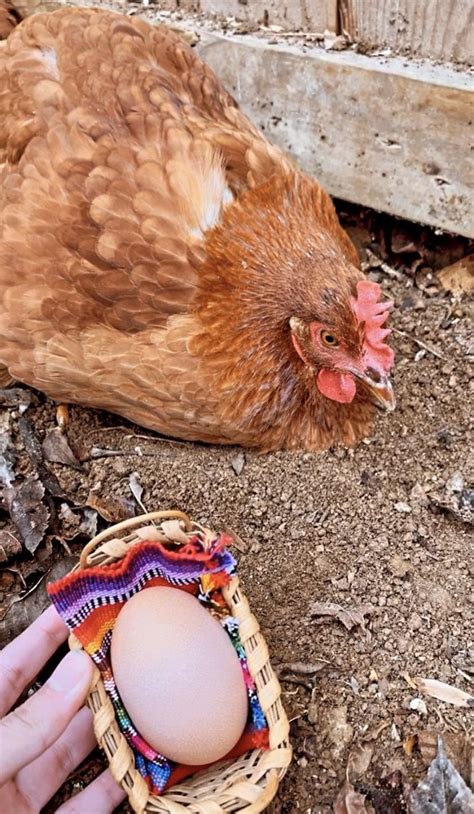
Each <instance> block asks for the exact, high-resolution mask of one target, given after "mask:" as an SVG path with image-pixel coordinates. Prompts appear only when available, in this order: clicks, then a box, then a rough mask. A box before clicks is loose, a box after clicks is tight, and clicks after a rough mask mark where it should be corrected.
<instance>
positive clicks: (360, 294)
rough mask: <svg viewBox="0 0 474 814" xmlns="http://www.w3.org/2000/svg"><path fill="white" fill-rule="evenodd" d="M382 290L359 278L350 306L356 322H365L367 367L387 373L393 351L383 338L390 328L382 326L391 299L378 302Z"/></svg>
mask: <svg viewBox="0 0 474 814" xmlns="http://www.w3.org/2000/svg"><path fill="white" fill-rule="evenodd" d="M381 293H382V291H381V288H380V286H379V284H378V283H371V282H369V280H360V282H358V283H357V297H352V308H353V311H354V313H355V315H356V317H357V320H358V322H360V323H362V322H364V323H365V336H364V346H363V347H364V361H365V363H366V366H367V367H372V368H374V370H378V371H379V372H380V369H381V368H382V370H383V372H384V373H388V371H389V370H390V368H391V367H392V365H393V360H394V356H395V354H394V352H393V350H392V348H390V347H389V346H388V345H386V344H385V342H384V340H385V339H386V338H387V336H388V335H389V334H390V333H391V331H390V328H383V327H382V325H384V323H385V321H386V319H387V317H388V312H389V311H390V309H391V308H392V306H393V302H392V301H391V300H386V301H385V302H378V299H379V297H380V295H381Z"/></svg>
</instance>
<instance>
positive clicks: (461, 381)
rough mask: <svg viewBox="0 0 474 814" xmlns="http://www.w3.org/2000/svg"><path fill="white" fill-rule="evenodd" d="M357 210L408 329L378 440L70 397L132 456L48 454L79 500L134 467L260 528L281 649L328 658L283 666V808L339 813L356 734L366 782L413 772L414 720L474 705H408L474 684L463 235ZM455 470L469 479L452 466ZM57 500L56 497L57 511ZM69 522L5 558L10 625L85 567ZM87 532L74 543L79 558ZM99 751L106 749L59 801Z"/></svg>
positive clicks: (77, 427)
mask: <svg viewBox="0 0 474 814" xmlns="http://www.w3.org/2000/svg"><path fill="white" fill-rule="evenodd" d="M341 208H342V210H343V220H344V222H345V224H346V225H347V226H348V227H349V230H350V231H351V234H352V236H353V238H354V239H355V241H356V243H357V244H358V245H359V247H360V248H361V251H362V253H363V256H364V257H365V254H364V251H365V248H367V247H368V246H370V248H371V250H372V251H374V252H375V253H376V254H377V255H378V256H380V257H382V258H383V259H385V260H387V261H388V262H389V263H390V264H391V265H395V266H396V267H397V272H396V274H395V275H393V274H391V273H390V270H389V273H388V274H387V273H386V271H382V270H380V269H375V270H373V271H372V272H371V276H372V278H373V279H376V280H378V281H380V282H381V283H382V285H383V288H384V290H385V292H386V294H387V295H389V296H392V297H393V298H394V299H395V302H396V310H395V312H394V314H393V317H392V326H393V327H394V328H395V329H396V330H397V331H399V332H402V333H394V335H393V338H392V341H393V345H394V347H395V349H396V352H397V358H396V369H395V386H396V392H397V397H398V408H397V410H396V412H395V413H394V414H393V415H390V416H387V417H382V416H380V417H379V418H378V419H377V421H376V425H375V428H374V433H373V435H372V437H371V438H369V439H367V440H366V441H365V442H364V443H362V444H360V445H359V446H358V447H357V448H356V449H354V450H344V449H333V450H330V451H328V452H326V453H323V454H320V455H314V454H308V453H298V454H296V453H286V452H279V453H275V454H269V455H265V456H261V455H258V454H255V453H253V452H245V454H244V453H242V451H241V450H239V449H238V448H218V447H206V446H203V445H198V444H184V443H179V442H173V441H169V440H167V439H161V438H159V437H158V436H153V434H152V433H150V432H148V431H144V430H141V429H140V428H137V427H135V426H134V425H132V424H127V423H126V422H124V421H123V420H122V419H119V418H116V417H114V416H111V415H108V414H105V413H101V412H94V411H90V410H85V409H83V408H81V407H78V406H72V407H71V409H70V423H69V426H68V428H67V436H68V439H69V442H70V444H71V446H72V447H73V449H74V450H76V451H77V452H78V453H80V454H82V455H83V456H84V457H86V456H87V453H90V450H91V449H92V447H100V448H107V449H109V450H116V451H121V453H125V454H120V455H117V456H114V457H104V458H98V459H96V460H88V461H86V462H85V463H84V465H83V471H76V470H73V469H71V468H69V467H65V466H61V465H56V464H50V465H49V466H50V468H51V469H52V470H53V472H54V473H55V474H56V476H57V478H58V480H59V483H60V484H61V487H62V488H63V490H64V492H65V494H66V496H67V501H69V505H71V506H83V505H84V503H85V502H86V501H87V499H88V496H89V494H90V493H91V492H92V493H94V494H95V495H99V496H102V497H104V498H108V497H110V496H117V495H123V496H127V497H130V489H129V476H130V474H131V473H133V472H136V473H137V475H138V479H139V482H140V483H141V485H142V486H143V487H144V493H143V500H144V502H145V504H146V507H147V508H148V509H150V510H152V509H158V508H160V509H164V508H170V507H179V508H181V509H183V510H185V511H186V512H188V513H189V514H190V515H191V516H192V517H193V518H194V519H196V520H199V521H200V522H202V523H204V524H206V525H210V526H212V527H214V528H215V529H221V528H223V527H224V526H225V527H227V528H229V529H231V530H232V531H233V532H235V533H236V534H237V535H239V537H240V538H242V540H243V541H245V546H243V548H245V549H246V550H245V551H236V554H237V556H238V559H239V573H240V576H241V579H242V582H243V586H244V589H245V592H246V594H247V596H248V597H249V600H250V602H251V604H252V607H253V609H254V612H255V613H256V615H257V617H258V619H259V620H260V624H261V626H262V629H263V632H264V635H265V637H266V639H267V641H268V643H269V646H270V650H271V653H272V661H273V664H274V666H275V667H276V668H281V666H282V665H285V664H294V663H298V662H299V663H303V664H314V665H315V666H316V667H318V670H317V671H316V672H313V673H312V674H309V675H302V674H301V672H300V671H299V670H298V669H296V671H294V670H293V671H292V670H291V669H289V670H287V671H284V672H283V673H282V687H283V697H284V703H285V707H286V709H287V712H288V715H289V717H290V719H291V737H292V743H293V747H294V753H295V754H294V761H293V763H292V765H291V768H290V770H289V771H288V774H287V776H286V777H285V779H284V781H283V783H282V785H281V788H280V791H279V794H278V798H277V800H276V802H274V804H273V805H272V807H271V809H270V810H271V812H272V814H293V812H299V811H301V812H304V814H329V812H331V811H332V810H333V809H332V804H333V801H334V799H335V797H336V795H337V792H338V790H339V788H340V787H341V785H342V784H343V782H344V779H345V772H346V766H347V761H348V756H349V754H350V753H351V752H352V753H353V750H354V749H355V748H356V746H357V744H362V743H367V742H369V743H371V744H372V745H373V747H374V754H373V757H372V761H371V763H370V766H369V768H368V770H367V771H366V772H365V774H364V777H363V784H364V785H365V786H366V787H368V786H371V785H372V786H377V785H380V781H381V778H383V777H385V776H387V775H389V774H390V773H391V772H393V771H395V770H397V769H399V770H401V771H402V772H403V774H405V775H406V776H407V777H408V778H409V780H410V782H415V781H416V780H417V779H418V778H419V777H420V776H421V775H422V774H424V771H425V767H424V765H423V763H422V760H421V755H420V752H419V751H417V750H416V748H415V749H414V751H413V752H412V754H407V751H410V750H409V749H408V745H407V741H408V739H409V737H410V736H411V735H416V734H417V733H419V732H420V731H422V730H427V729H430V730H435V731H437V732H440V733H444V734H447V733H458V734H460V735H463V736H464V735H465V734H466V733H469V732H471V733H472V713H470V712H469V711H468V710H465V709H457V708H455V707H453V706H448V705H446V704H443V703H442V702H440V701H437V700H435V699H431V698H428V697H424V698H423V700H424V702H425V704H426V712H425V711H424V710H423V707H422V708H421V710H420V708H418V710H416V709H412V708H410V702H411V701H412V700H413V699H414V698H416V697H418V694H417V691H416V690H414V689H412V688H411V687H410V686H409V684H408V683H407V681H406V679H405V678H404V673H408V674H409V675H410V676H424V677H430V678H437V679H440V680H442V681H445V682H448V683H449V684H453V685H456V686H458V687H460V688H462V689H464V690H467V691H469V690H470V691H472V674H473V671H474V641H473V621H474V606H473V592H472V585H473V579H472V578H473V576H474V567H473V563H472V547H471V546H472V526H470V524H469V522H468V521H469V502H470V501H471V504H472V498H473V492H472V487H473V484H474V467H473V459H472V452H471V453H470V450H469V445H470V442H472V412H473V411H472V393H473V383H474V382H473V380H472V378H471V379H470V369H469V362H471V361H472V358H473V355H474V344H473V339H472V334H471V333H470V332H471V319H472V315H473V311H472V305H470V304H469V303H468V302H466V299H464V300H459V299H458V300H456V299H454V298H452V297H450V296H449V295H448V294H446V293H445V292H442V291H440V290H439V288H438V287H437V286H436V284H435V280H434V277H433V272H434V270H435V269H437V268H439V267H443V266H445V265H448V264H449V263H450V262H452V261H454V260H456V259H458V258H459V257H460V256H462V255H463V254H465V253H466V251H467V244H466V241H463V240H459V239H456V238H449V237H439V236H436V235H434V233H433V232H430V231H429V230H426V229H422V228H421V227H420V228H418V227H412V226H410V225H403V224H398V223H397V222H396V221H394V220H390V219H388V218H383V217H381V216H376V215H374V214H373V213H372V214H371V213H364V212H359V210H357V208H355V207H348V206H344V205H342V206H341ZM415 339H416V340H418V344H417V342H416V341H415ZM424 346H426V347H424ZM433 351H434V353H433ZM38 399H39V401H38V404H36V405H33V406H32V407H30V408H29V410H28V415H29V416H30V417H31V418H32V419H33V421H34V426H35V429H36V431H37V433H38V435H39V437H40V438H41V437H42V436H43V435H44V433H45V432H46V431H47V430H48V429H50V428H51V427H52V426H54V421H55V405H54V404H52V403H51V402H49V401H47V400H46V399H44V398H43V397H42V396H41V395H38ZM11 414H12V421H13V424H14V429H13V430H12V432H13V437H14V439H15V441H16V446H17V454H18V456H19V458H18V463H17V468H16V471H17V472H19V473H22V472H23V473H25V472H28V471H29V469H30V468H31V465H30V463H29V461H28V458H27V456H26V453H25V451H24V448H23V446H22V442H21V440H20V436H19V433H18V431H17V429H16V425H15V422H16V420H17V415H16V414H15V411H11ZM240 470H241V471H240ZM236 471H239V472H240V474H236ZM456 473H459V474H460V476H461V478H459V477H457V478H455V479H454V480H453V476H454V475H455V474H456ZM61 502H64V501H61V500H55V501H54V504H55V506H56V510H58V509H59V506H60V504H61ZM461 504H462V505H461ZM1 517H2V518H3V520H2V523H0V525H3V526H4V527H5V528H11V525H10V524H9V520H8V516H7V515H6V514H3V515H2V516H1ZM65 537H67V530H66V527H65V522H64V521H63V522H61V520H60V519H56V521H55V534H52V535H50V536H49V537H48V538H47V539H46V540H45V542H43V543H42V544H41V545H40V547H39V548H38V549H37V551H36V554H35V557H34V558H32V557H30V556H29V555H28V554H27V553H26V552H25V553H24V554H23V555H20V556H19V557H17V558H16V559H13V560H11V561H10V562H9V563H8V566H10V567H11V569H7V568H5V569H4V570H3V571H2V572H1V573H0V624H2V625H3V630H2V631H1V632H2V635H3V638H4V639H8V638H9V637H10V636H11V635H13V634H16V633H18V632H19V630H20V629H21V628H22V627H24V625H25V624H26V623H27V622H28V621H31V619H32V618H34V617H35V616H36V615H37V613H39V612H40V610H41V609H42V607H44V604H45V599H44V596H45V595H44V578H46V579H50V578H51V575H52V574H53V575H59V573H61V571H65V570H68V569H69V568H70V565H71V562H72V560H71V559H70V557H69V555H67V554H66V553H65V551H64V548H63V547H62V546H61V544H60V543H59V542H58V540H59V539H61V538H62V539H63V540H64V538H65ZM82 543H83V540H81V539H79V538H77V539H76V540H74V539H73V540H72V541H70V542H69V543H66V545H69V547H70V549H71V552H72V554H73V555H77V552H78V551H79V550H80V547H81V545H82ZM241 548H242V546H241ZM66 557H67V559H66ZM52 568H53V569H54V570H53V572H51V569H52ZM41 577H43V582H42V583H41V584H40V585H39V587H38V588H36V590H32V592H31V593H30V595H29V596H28V597H27V598H26V599H25V600H24V602H19V603H17V604H15V605H13V606H12V605H11V600H12V599H13V598H18V597H19V596H20V595H22V592H23V593H24V583H23V582H22V580H23V579H24V580H25V581H26V585H27V587H28V589H33V587H34V585H35V584H36V582H37V581H38V578H41ZM314 602H320V603H327V602H333V603H338V604H339V605H342V606H343V607H344V608H354V607H357V606H360V605H364V604H370V605H372V606H373V609H372V611H371V612H370V614H369V616H368V617H366V619H368V621H367V629H366V631H364V630H361V629H360V628H358V627H355V628H354V629H353V630H352V631H349V630H347V629H346V628H345V627H344V626H343V625H342V624H341V623H340V622H338V621H336V620H331V619H330V620H328V621H327V622H326V623H325V624H318V621H320V620H318V619H315V618H312V617H311V613H310V609H311V605H312V603H314ZM24 608H25V610H24ZM404 744H405V747H406V748H405V749H404V748H403V747H404ZM103 765H104V764H103V759H102V758H101V756H100V755H98V754H97V755H94V756H93V758H92V759H90V760H88V761H87V762H86V763H85V765H84V766H83V767H81V768H80V769H79V770H78V772H76V773H75V775H74V776H73V777H72V778H71V780H70V781H69V782H68V783H67V784H66V786H65V787H64V788H63V789H62V791H61V792H60V793H59V795H57V797H56V798H55V800H54V801H53V802H52V803H51V805H50V806H48V807H47V811H48V812H53V811H54V810H55V808H56V806H57V803H58V801H59V800H63V799H65V798H67V797H68V796H70V795H71V794H72V793H74V792H75V791H77V790H78V789H79V788H81V787H83V785H84V784H85V783H87V782H89V781H90V779H91V778H92V777H93V776H94V775H95V774H96V773H98V772H99V770H100V769H101V768H102V767H103ZM119 810H120V811H121V812H126V811H129V810H130V809H128V807H127V806H126V805H125V804H124V805H123V806H122V807H120V809H119ZM380 810H382V809H380ZM394 810H395V809H394ZM399 810H400V811H402V809H401V808H400V809H399Z"/></svg>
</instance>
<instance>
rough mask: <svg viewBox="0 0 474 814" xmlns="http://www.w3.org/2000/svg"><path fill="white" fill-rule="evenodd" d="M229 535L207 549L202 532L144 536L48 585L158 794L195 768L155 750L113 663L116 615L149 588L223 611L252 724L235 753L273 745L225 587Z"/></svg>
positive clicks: (230, 565) (230, 561) (231, 565)
mask: <svg viewBox="0 0 474 814" xmlns="http://www.w3.org/2000/svg"><path fill="white" fill-rule="evenodd" d="M227 539H228V538H227V537H226V535H224V534H221V535H218V536H217V537H216V538H215V540H214V541H213V543H212V545H211V546H210V548H209V550H208V551H205V550H204V548H203V546H202V544H201V542H200V540H199V538H198V537H196V538H194V539H193V540H191V542H190V543H188V544H187V545H185V546H179V547H176V546H169V547H167V546H165V545H163V544H161V543H158V542H146V541H145V542H142V543H138V544H137V545H135V546H133V547H132V548H131V549H130V551H129V552H128V553H127V554H126V556H125V557H124V558H123V559H122V560H120V561H118V562H116V563H112V564H110V565H104V566H96V567H93V568H86V569H83V570H81V571H76V572H74V573H72V574H68V575H67V576H66V577H63V578H62V579H60V580H58V581H57V582H53V583H51V584H50V585H49V586H48V593H49V596H50V598H51V601H52V603H53V604H54V606H55V607H56V610H57V611H58V613H59V615H60V616H61V617H62V619H63V620H64V621H65V623H66V624H67V626H68V627H69V630H70V631H71V632H73V633H74V635H75V636H76V638H77V639H78V640H79V641H80V643H81V644H82V646H83V648H84V650H86V652H87V653H89V655H90V656H91V658H92V659H93V661H94V662H95V664H96V665H97V667H98V669H99V671H100V673H101V677H102V680H103V683H104V687H105V690H106V692H107V694H108V695H109V697H110V699H111V701H112V704H113V706H114V709H115V714H116V718H117V722H118V724H119V727H120V729H121V731H122V732H123V734H124V736H125V738H126V739H127V741H128V743H129V745H130V747H131V748H132V750H133V752H134V756H135V766H136V768H137V769H138V771H139V772H140V774H141V775H142V777H144V778H145V780H146V782H147V784H148V787H149V788H150V790H151V791H152V792H154V793H155V794H160V793H162V792H163V791H164V790H165V789H166V788H168V787H169V786H170V785H172V784H173V783H175V782H178V780H181V779H183V778H184V777H186V776H187V775H189V774H192V773H194V772H195V771H196V767H195V766H194V767H183V766H176V765H175V764H174V763H173V762H172V761H170V760H168V759H167V758H166V757H165V756H164V755H161V754H159V753H158V752H156V751H155V750H154V749H152V748H151V747H150V746H149V745H148V744H147V743H146V741H145V740H144V739H143V738H142V737H141V736H140V734H139V732H137V730H136V729H135V727H134V725H133V722H132V721H131V720H130V717H129V716H128V714H127V711H126V709H125V707H124V706H123V704H122V701H121V699H120V695H119V693H118V692H117V688H116V686H115V682H114V677H113V675H112V670H111V664H110V644H111V640H112V632H113V628H114V624H115V620H116V618H117V616H118V614H119V612H120V610H121V609H122V607H123V606H124V604H125V602H127V600H128V599H130V597H131V596H134V595H135V594H136V593H138V591H141V590H143V589H144V588H150V587H152V586H157V585H166V586H173V587H176V588H179V589H180V590H184V591H188V592H189V593H192V594H194V595H195V596H196V597H198V599H199V600H200V601H201V602H202V603H203V604H204V605H205V606H206V607H207V608H210V607H211V606H212V608H213V611H214V613H216V611H217V612H218V615H219V619H220V621H221V624H222V625H223V627H224V629H225V630H226V631H227V633H228V635H229V637H230V639H231V641H232V644H233V645H234V647H235V650H236V653H237V655H238V657H239V660H240V663H241V667H242V672H243V676H244V680H245V683H246V687H247V692H248V696H249V718H248V723H247V728H246V730H245V732H244V734H243V736H242V738H241V740H240V741H239V743H238V744H237V746H236V747H235V748H234V749H233V750H232V752H231V753H230V755H229V757H234V756H237V755H240V754H243V753H244V752H246V751H247V750H248V749H254V748H268V727H267V722H266V719H265V716H264V714H263V712H262V709H261V707H260V703H259V701H258V697H257V693H256V689H255V685H254V682H253V679H252V677H251V676H250V673H249V670H248V665H247V660H246V657H245V651H244V648H243V646H242V643H241V641H240V636H239V623H238V620H236V619H234V618H233V617H232V616H231V615H230V614H229V611H228V608H227V606H226V604H225V601H224V598H223V596H222V592H221V589H222V587H223V586H224V585H226V584H227V583H228V582H229V580H230V578H231V575H232V574H233V573H234V572H235V560H234V558H233V557H232V555H231V554H230V552H229V551H228V550H227V549H226V548H225V543H226V540H227ZM199 768H201V767H199Z"/></svg>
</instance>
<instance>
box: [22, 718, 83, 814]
mask: <svg viewBox="0 0 474 814" xmlns="http://www.w3.org/2000/svg"><path fill="white" fill-rule="evenodd" d="M96 745H97V741H96V739H95V735H94V729H93V726H92V713H91V711H90V710H89V709H87V708H86V707H83V708H82V709H80V710H79V712H77V713H76V715H75V716H74V718H73V719H72V721H71V723H70V724H69V725H68V726H67V727H66V729H65V730H64V732H63V734H62V735H61V736H60V737H59V738H58V739H57V741H55V743H53V745H52V746H50V747H49V749H47V750H46V752H44V753H43V754H42V755H40V757H38V758H36V760H34V761H33V763H30V764H29V766H25V768H24V769H22V770H21V771H20V772H18V774H17V776H16V783H17V787H18V789H19V791H20V793H21V795H22V797H23V798H24V799H25V800H27V801H28V802H29V803H30V806H31V809H32V811H39V810H40V809H42V808H43V806H44V805H45V804H46V803H47V802H48V800H49V799H50V798H51V797H52V796H53V794H54V793H55V791H57V790H58V788H59V787H60V786H61V785H62V783H64V781H65V780H66V778H67V777H69V775H70V774H71V772H72V771H73V770H74V769H75V768H76V767H77V766H79V763H81V762H82V761H83V760H84V758H85V757H87V755H88V754H89V752H92V750H93V748H94V746H96Z"/></svg>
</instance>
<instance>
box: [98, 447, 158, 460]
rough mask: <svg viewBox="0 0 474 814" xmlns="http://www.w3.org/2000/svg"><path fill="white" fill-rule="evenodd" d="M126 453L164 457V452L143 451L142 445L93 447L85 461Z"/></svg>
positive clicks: (144, 456)
mask: <svg viewBox="0 0 474 814" xmlns="http://www.w3.org/2000/svg"><path fill="white" fill-rule="evenodd" d="M126 455H130V456H134V455H135V456H138V457H139V458H163V457H166V456H163V453H162V452H148V451H145V452H144V451H143V450H141V449H140V447H135V449H102V448H101V447H92V449H91V451H90V454H89V456H88V458H84V459H83V460H85V461H88V460H89V461H90V460H94V461H95V460H97V458H120V457H124V456H126Z"/></svg>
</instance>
